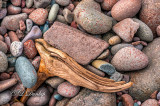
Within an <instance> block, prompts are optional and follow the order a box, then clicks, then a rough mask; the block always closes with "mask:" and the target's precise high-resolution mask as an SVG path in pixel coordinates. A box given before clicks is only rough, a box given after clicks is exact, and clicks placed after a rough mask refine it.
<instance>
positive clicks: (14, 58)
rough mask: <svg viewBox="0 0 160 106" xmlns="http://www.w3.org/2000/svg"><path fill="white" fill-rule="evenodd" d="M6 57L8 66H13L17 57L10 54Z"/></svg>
mask: <svg viewBox="0 0 160 106" xmlns="http://www.w3.org/2000/svg"><path fill="white" fill-rule="evenodd" d="M7 59H8V65H9V67H14V66H15V63H16V59H17V58H16V57H14V56H12V55H9V56H7Z"/></svg>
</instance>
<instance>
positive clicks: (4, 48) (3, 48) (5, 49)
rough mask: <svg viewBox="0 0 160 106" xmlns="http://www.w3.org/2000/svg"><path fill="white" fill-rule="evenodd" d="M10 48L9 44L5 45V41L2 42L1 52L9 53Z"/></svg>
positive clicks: (0, 42) (0, 43)
mask: <svg viewBox="0 0 160 106" xmlns="http://www.w3.org/2000/svg"><path fill="white" fill-rule="evenodd" d="M7 50H8V47H7V44H6V43H4V42H3V41H0V51H2V52H4V53H7Z"/></svg>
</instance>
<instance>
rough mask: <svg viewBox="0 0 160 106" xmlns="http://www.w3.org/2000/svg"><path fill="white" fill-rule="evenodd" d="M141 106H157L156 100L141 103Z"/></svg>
mask: <svg viewBox="0 0 160 106" xmlns="http://www.w3.org/2000/svg"><path fill="white" fill-rule="evenodd" d="M141 106H159V105H158V101H157V100H156V99H148V100H146V101H144V102H143V103H142V105H141Z"/></svg>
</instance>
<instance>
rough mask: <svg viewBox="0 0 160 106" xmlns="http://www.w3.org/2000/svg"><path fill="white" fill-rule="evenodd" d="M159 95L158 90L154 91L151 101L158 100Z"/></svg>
mask: <svg viewBox="0 0 160 106" xmlns="http://www.w3.org/2000/svg"><path fill="white" fill-rule="evenodd" d="M157 94H158V90H156V91H154V92H153V93H152V94H151V96H150V97H151V99H156V98H157Z"/></svg>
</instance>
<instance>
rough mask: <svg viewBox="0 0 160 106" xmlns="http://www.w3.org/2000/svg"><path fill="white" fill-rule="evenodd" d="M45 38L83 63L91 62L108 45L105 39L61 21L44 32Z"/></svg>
mask: <svg viewBox="0 0 160 106" xmlns="http://www.w3.org/2000/svg"><path fill="white" fill-rule="evenodd" d="M44 40H45V41H47V42H48V43H49V44H51V45H52V46H53V47H55V48H58V49H60V50H62V51H63V52H65V53H67V54H68V55H69V56H71V57H72V58H74V59H75V60H76V61H77V62H78V63H80V64H83V65H86V64H89V63H90V62H91V61H92V60H94V59H95V58H96V57H98V56H99V55H100V54H101V53H102V52H103V51H104V50H105V49H107V47H108V43H106V42H105V41H103V40H100V39H98V38H95V37H92V36H90V35H88V34H85V33H83V32H81V31H79V30H77V29H75V28H73V27H70V26H68V25H65V24H62V23H60V22H55V23H54V24H53V25H52V26H51V27H50V29H49V30H48V31H47V32H45V33H44ZM86 57H87V58H86Z"/></svg>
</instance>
